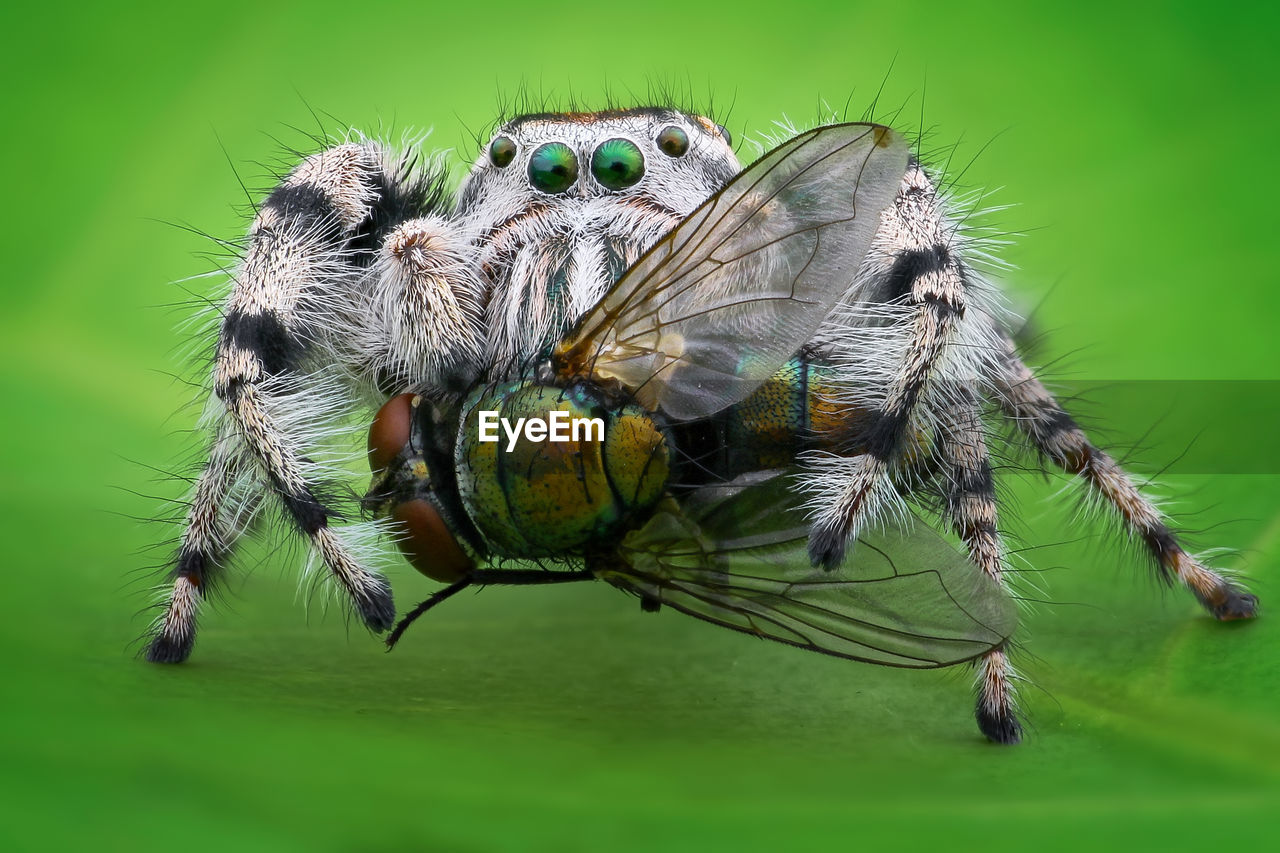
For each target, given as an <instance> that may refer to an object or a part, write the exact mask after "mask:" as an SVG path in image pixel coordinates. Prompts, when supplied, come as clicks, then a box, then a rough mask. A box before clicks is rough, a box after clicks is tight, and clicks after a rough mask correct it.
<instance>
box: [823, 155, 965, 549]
mask: <svg viewBox="0 0 1280 853" xmlns="http://www.w3.org/2000/svg"><path fill="white" fill-rule="evenodd" d="M952 236H953V227H952V226H951V224H950V223H949V222H948V221H947V220H946V218H945V216H944V213H943V210H942V201H941V199H940V198H939V197H938V195H937V191H936V190H935V189H934V187H933V184H932V183H931V182H930V180H929V178H928V176H927V175H926V174H925V172H924V170H923V169H922V168H921V167H920V166H919V165H918V164H916V163H914V162H913V163H912V165H911V167H910V168H909V169H908V170H907V174H906V176H905V177H904V178H903V182H902V186H901V187H900V189H899V190H898V195H897V198H896V199H895V201H894V204H893V206H892V207H890V208H889V209H888V210H886V211H885V212H884V214H883V215H882V216H881V222H880V229H879V231H878V233H877V235H876V240H875V243H873V245H872V251H871V255H870V258H869V259H868V264H869V265H870V266H871V269H870V270H869V271H868V272H864V274H863V276H862V278H864V279H867V280H868V281H869V282H870V283H869V284H867V285H865V286H862V287H859V288H858V290H859V291H860V292H859V294H858V295H857V297H856V298H860V299H863V300H865V299H867V298H868V296H870V297H871V298H878V299H881V300H883V302H885V303H888V305H889V306H891V307H892V308H893V309H895V310H897V316H896V317H895V322H894V325H895V327H896V328H894V329H893V333H894V334H897V333H901V334H900V335H899V337H904V339H903V340H901V341H900V343H901V344H902V346H900V347H898V349H899V354H898V356H896V358H897V362H896V363H895V364H893V365H891V366H890V367H889V369H888V371H887V376H885V377H884V378H885V380H886V386H887V387H886V388H885V389H884V393H883V396H882V402H881V403H880V405H879V410H878V411H877V412H876V414H875V415H874V416H873V417H872V419H871V425H870V426H869V428H868V429H867V432H866V434H865V435H864V437H863V438H862V439H861V440H860V441H859V442H858V443H859V445H860V446H861V447H862V448H863V452H862V453H860V454H859V455H858V456H855V457H853V458H850V459H836V458H833V459H832V460H830V461H829V462H828V463H826V466H824V467H830V468H832V470H830V471H829V474H830V476H831V477H832V478H834V477H837V476H838V477H839V478H841V479H842V481H843V485H841V486H840V487H838V488H835V489H832V490H826V491H824V495H823V500H822V502H821V504H819V503H818V502H815V503H814V524H813V530H812V532H811V534H810V537H809V558H810V560H811V561H812V562H813V564H814V565H816V566H817V565H820V566H822V567H824V568H826V569H834V568H835V567H836V566H838V565H839V564H840V562H841V561H842V560H843V559H844V553H845V547H846V544H847V543H848V542H849V540H850V538H851V537H855V536H857V534H858V531H859V530H861V529H862V527H863V526H864V525H865V524H866V523H867V521H868V520H870V519H872V518H874V517H875V515H876V513H877V512H878V511H879V510H880V509H881V508H882V507H884V506H885V505H886V504H887V503H890V502H892V501H894V500H895V499H896V497H897V495H896V492H895V491H894V488H893V485H892V483H891V482H890V478H891V475H892V473H893V470H894V466H895V464H896V463H897V462H898V461H899V457H900V456H901V454H902V451H903V449H904V448H905V447H907V446H908V445H909V444H910V443H911V441H912V438H913V436H914V433H915V430H916V429H917V428H918V427H919V425H918V424H917V421H918V414H919V412H920V409H921V404H922V402H924V401H925V400H926V398H927V397H928V396H929V392H930V385H931V382H932V380H933V378H934V374H935V373H936V372H937V371H938V368H939V366H940V364H941V362H942V360H943V357H944V355H945V354H946V352H947V348H948V346H949V344H950V343H951V340H952V338H953V337H954V335H955V333H956V331H957V329H958V328H959V327H960V326H961V324H962V323H963V322H964V314H965V309H966V289H967V282H966V280H965V277H964V273H963V270H962V268H961V264H960V260H959V258H958V257H956V256H955V254H954V253H953V252H952V250H951V244H952Z"/></svg>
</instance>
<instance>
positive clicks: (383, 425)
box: [369, 394, 414, 473]
mask: <svg viewBox="0 0 1280 853" xmlns="http://www.w3.org/2000/svg"><path fill="white" fill-rule="evenodd" d="M413 398H414V395H413V394H401V395H399V396H397V397H392V398H391V399H390V400H388V401H387V402H385V403H383V404H382V408H381V409H378V414H376V415H375V416H374V418H373V426H371V427H369V469H370V470H372V471H373V472H374V473H377V472H378V471H381V470H382V469H384V468H386V467H387V466H388V465H390V464H391V463H392V462H393V461H395V458H396V454H398V453H399V452H400V451H401V450H403V449H404V446H405V445H406V444H408V443H409V432H410V430H411V429H412V427H413Z"/></svg>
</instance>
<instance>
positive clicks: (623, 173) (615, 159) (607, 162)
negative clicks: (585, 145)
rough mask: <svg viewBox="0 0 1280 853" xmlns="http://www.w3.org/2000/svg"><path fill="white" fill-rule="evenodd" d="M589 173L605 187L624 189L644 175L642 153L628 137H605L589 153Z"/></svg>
mask: <svg viewBox="0 0 1280 853" xmlns="http://www.w3.org/2000/svg"><path fill="white" fill-rule="evenodd" d="M591 174H593V175H595V178H596V180H597V181H599V182H600V184H601V186H603V187H605V188H606V189H611V190H622V189H626V188H627V187H629V186H631V185H632V184H634V183H635V182H636V181H638V180H640V178H642V177H644V155H643V154H641V153H640V149H639V148H637V147H636V145H635V143H634V142H631V141H630V140H628V139H606V140H605V141H604V142H601V143H600V144H599V145H598V146H597V147H596V150H595V153H593V154H592V155H591Z"/></svg>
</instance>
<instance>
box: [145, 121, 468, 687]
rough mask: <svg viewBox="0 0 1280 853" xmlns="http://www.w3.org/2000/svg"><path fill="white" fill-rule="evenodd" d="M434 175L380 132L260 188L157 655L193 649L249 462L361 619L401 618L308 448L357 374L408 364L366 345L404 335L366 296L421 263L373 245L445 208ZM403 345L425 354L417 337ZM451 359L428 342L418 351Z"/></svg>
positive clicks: (381, 300) (156, 637)
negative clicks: (410, 220) (398, 154)
mask: <svg viewBox="0 0 1280 853" xmlns="http://www.w3.org/2000/svg"><path fill="white" fill-rule="evenodd" d="M438 181H439V176H436V175H429V174H415V173H414V172H413V169H412V161H410V160H399V159H395V158H392V157H391V156H389V155H388V154H387V153H386V152H385V151H383V150H382V149H381V148H379V147H378V146H376V145H373V144H371V143H351V144H345V145H340V146H337V147H335V148H331V149H328V150H326V151H323V152H321V153H319V154H316V155H314V156H312V157H310V158H308V159H307V160H306V161H305V162H303V163H302V165H300V166H299V167H298V168H297V169H295V170H294V171H293V172H292V173H291V174H290V175H289V176H288V177H287V178H286V179H285V180H284V181H283V182H282V183H281V185H280V186H279V187H277V188H276V189H275V190H274V191H273V192H272V193H271V194H270V195H269V196H268V198H267V199H266V200H265V201H264V202H263V204H262V206H261V208H260V210H259V211H258V214H257V217H256V218H255V220H254V223H253V226H252V228H251V230H250V233H249V242H248V247H247V251H246V254H245V258H244V261H243V263H242V264H241V266H240V268H239V269H238V271H237V274H236V280H235V284H234V287H233V290H232V293H231V295H230V297H229V298H228V300H227V302H226V304H225V306H224V308H223V321H222V327H221V332H220V335H219V339H218V344H217V349H216V355H215V360H214V372H213V389H214V393H215V395H216V397H217V400H218V401H219V403H220V404H221V407H222V414H221V416H220V422H219V426H218V430H217V437H216V439H215V440H214V443H213V445H212V448H211V452H210V458H209V462H208V464H207V465H206V466H205V469H204V471H203V472H202V474H201V475H200V478H199V479H198V481H197V485H196V489H195V493H194V496H193V502H192V505H191V508H190V510H189V512H188V515H187V524H186V528H185V530H184V532H183V536H182V540H181V544H180V547H179V551H178V555H177V558H176V561H175V565H174V569H173V585H172V588H171V590H170V593H169V597H168V601H167V603H166V605H165V609H164V613H163V614H162V616H161V617H160V618H159V619H158V620H157V622H156V624H155V625H154V626H153V629H152V632H151V642H150V645H149V648H148V650H147V658H148V659H149V660H152V661H156V662H164V663H173V662H179V661H182V660H185V659H186V657H187V656H188V655H189V654H190V652H191V648H192V645H193V643H194V639H195V632H196V618H197V613H198V610H199V607H200V604H201V602H202V600H203V598H204V596H205V591H206V589H207V588H208V585H209V583H210V582H211V581H213V580H214V579H216V574H217V570H218V568H219V565H220V563H221V562H222V561H223V560H224V559H225V558H226V556H227V554H228V553H229V552H230V550H231V548H232V546H233V545H234V543H235V540H236V539H237V538H238V537H239V535H240V534H241V533H242V532H243V525H239V524H236V523H235V522H234V517H235V515H236V513H235V512H234V506H233V504H234V503H235V502H236V501H237V500H240V499H239V498H236V496H235V489H236V484H237V482H240V481H241V478H240V475H239V473H238V471H239V469H240V468H242V467H244V465H245V464H248V465H249V467H251V468H253V469H256V473H257V475H258V479H259V480H260V481H261V482H263V483H264V484H265V486H266V487H267V488H268V489H269V490H270V491H272V492H273V493H274V494H275V495H276V497H277V498H278V500H279V503H280V505H281V507H282V508H283V510H284V513H285V515H286V517H287V518H288V519H290V520H291V521H292V522H293V524H294V526H295V527H296V528H297V529H298V530H299V531H300V532H301V533H302V534H303V535H305V536H306V537H307V539H308V540H309V542H310V544H311V546H312V548H313V550H314V552H315V553H316V554H317V555H319V557H320V558H321V560H322V561H323V563H324V564H325V566H326V567H327V568H328V570H329V572H330V574H331V575H332V577H333V578H334V579H335V580H336V581H337V582H338V584H339V586H341V588H342V589H343V590H344V592H345V594H346V595H347V597H348V598H349V600H350V601H351V602H352V604H353V605H354V607H355V610H356V612H357V613H358V614H359V615H360V618H361V620H362V621H363V622H364V623H365V624H366V625H368V626H369V627H370V628H371V629H373V630H376V631H382V630H386V629H387V628H389V627H391V624H392V622H393V621H394V618H395V607H394V604H393V602H392V597H391V590H390V587H389V586H388V584H387V582H386V580H385V579H384V578H383V577H382V576H380V575H378V574H376V573H374V572H372V571H370V570H368V569H366V568H365V567H364V566H363V565H362V561H361V559H360V558H359V556H357V554H358V553H359V552H360V551H361V550H362V545H361V542H362V540H363V539H365V538H366V537H365V534H366V533H367V532H368V531H365V530H362V529H361V526H360V525H351V526H348V527H346V528H336V527H334V526H333V525H332V524H331V521H332V520H335V519H336V518H337V513H336V511H335V510H334V509H333V508H332V506H331V505H330V503H329V502H327V501H326V500H325V499H324V498H323V497H322V495H323V483H324V481H325V480H326V479H327V476H326V473H327V472H326V470H325V467H324V465H323V463H322V462H319V461H317V460H316V459H315V458H314V457H313V454H312V449H313V447H315V445H316V444H317V443H318V442H320V441H322V440H323V439H325V438H327V437H330V436H332V435H334V434H335V433H336V432H338V431H339V429H340V427H339V426H338V424H339V423H340V421H341V419H342V418H343V417H345V416H347V415H349V414H350V412H351V411H352V410H353V407H354V405H355V403H356V399H355V397H356V394H355V392H354V390H353V389H352V387H351V384H352V383H351V382H350V381H349V380H350V377H351V376H353V375H354V376H355V377H356V378H357V379H358V380H363V381H364V382H366V383H369V382H371V381H373V379H374V375H375V374H377V373H379V372H382V373H383V374H390V375H391V376H392V377H393V378H396V379H398V378H399V376H398V375H397V374H399V373H400V372H401V371H400V370H399V369H398V368H400V367H403V360H401V361H394V360H392V359H391V358H390V357H389V356H388V357H386V358H382V359H379V358H378V357H377V353H376V352H375V353H374V355H373V356H372V357H371V358H372V361H370V360H369V359H366V358H364V357H363V353H364V351H365V350H366V349H369V348H373V349H376V347H370V342H371V341H387V340H390V341H393V343H389V344H386V345H385V346H383V347H382V351H383V352H389V351H391V350H393V349H395V342H397V341H398V338H399V334H398V332H397V330H395V329H389V328H386V326H385V325H381V326H380V325H379V323H380V322H381V321H383V320H385V317H381V316H380V315H378V314H377V312H369V311H367V310H366V309H367V308H368V306H369V301H370V299H373V298H374V297H372V296H370V294H371V293H377V294H378V297H377V301H378V304H382V305H388V304H391V305H393V304H394V302H395V297H394V295H392V296H388V295H387V294H388V293H391V294H395V293H396V292H399V293H400V294H401V296H402V301H403V297H404V294H405V293H406V292H407V291H408V290H411V289H412V288H410V287H407V286H406V283H407V282H410V283H411V281H412V280H413V276H412V275H411V274H403V275H396V274H395V273H396V272H397V268H396V266H395V262H394V260H393V261H392V262H390V265H389V266H385V267H384V268H382V269H380V271H379V272H378V273H376V274H375V273H371V272H370V266H371V265H373V266H375V267H376V266H377V264H374V263H373V261H374V259H373V257H372V250H371V248H370V247H371V246H373V245H376V244H377V243H378V242H379V241H380V240H382V238H383V237H384V236H385V232H386V230H387V229H388V228H390V227H392V226H394V225H395V224H396V220H397V219H398V218H400V217H403V216H405V215H411V216H431V215H435V214H436V212H437V210H436V209H437V208H438V207H439V205H440V201H441V199H442V198H443V196H442V194H441V193H439V192H438V191H437V190H436V187H437V185H438ZM401 272H403V270H401ZM397 288H399V290H398V291H397ZM418 308H420V306H418V305H417V303H415V310H417V309H418ZM439 350H440V353H447V352H449V347H448V346H440V347H439ZM405 352H407V353H408V354H409V356H410V357H412V356H413V355H414V354H415V353H417V354H418V355H421V353H420V352H419V351H418V350H417V349H415V348H414V347H412V346H409V347H406V349H405ZM451 361H452V359H451V358H445V357H444V356H441V355H428V356H422V357H421V358H420V359H418V361H417V364H419V365H420V364H422V363H424V362H425V363H426V364H428V365H429V366H440V365H443V364H445V363H447V362H451ZM338 365H341V370H339V369H338ZM339 374H341V375H339ZM418 378H419V379H420V380H422V381H430V378H431V376H430V375H429V374H424V375H420V376H419V377H418Z"/></svg>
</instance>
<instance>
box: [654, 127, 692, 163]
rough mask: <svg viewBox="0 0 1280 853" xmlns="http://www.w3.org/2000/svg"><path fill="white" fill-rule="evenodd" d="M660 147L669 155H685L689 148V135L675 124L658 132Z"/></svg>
mask: <svg viewBox="0 0 1280 853" xmlns="http://www.w3.org/2000/svg"><path fill="white" fill-rule="evenodd" d="M658 148H660V149H661V150H662V153H663V154H666V155H667V156H668V157H683V156H684V152H686V151H688V150H689V135H688V134H687V133H685V132H684V131H683V130H681V129H680V128H678V127H676V126H675V125H674V124H673V125H671V126H670V127H665V128H663V129H662V133H659V134H658Z"/></svg>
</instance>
